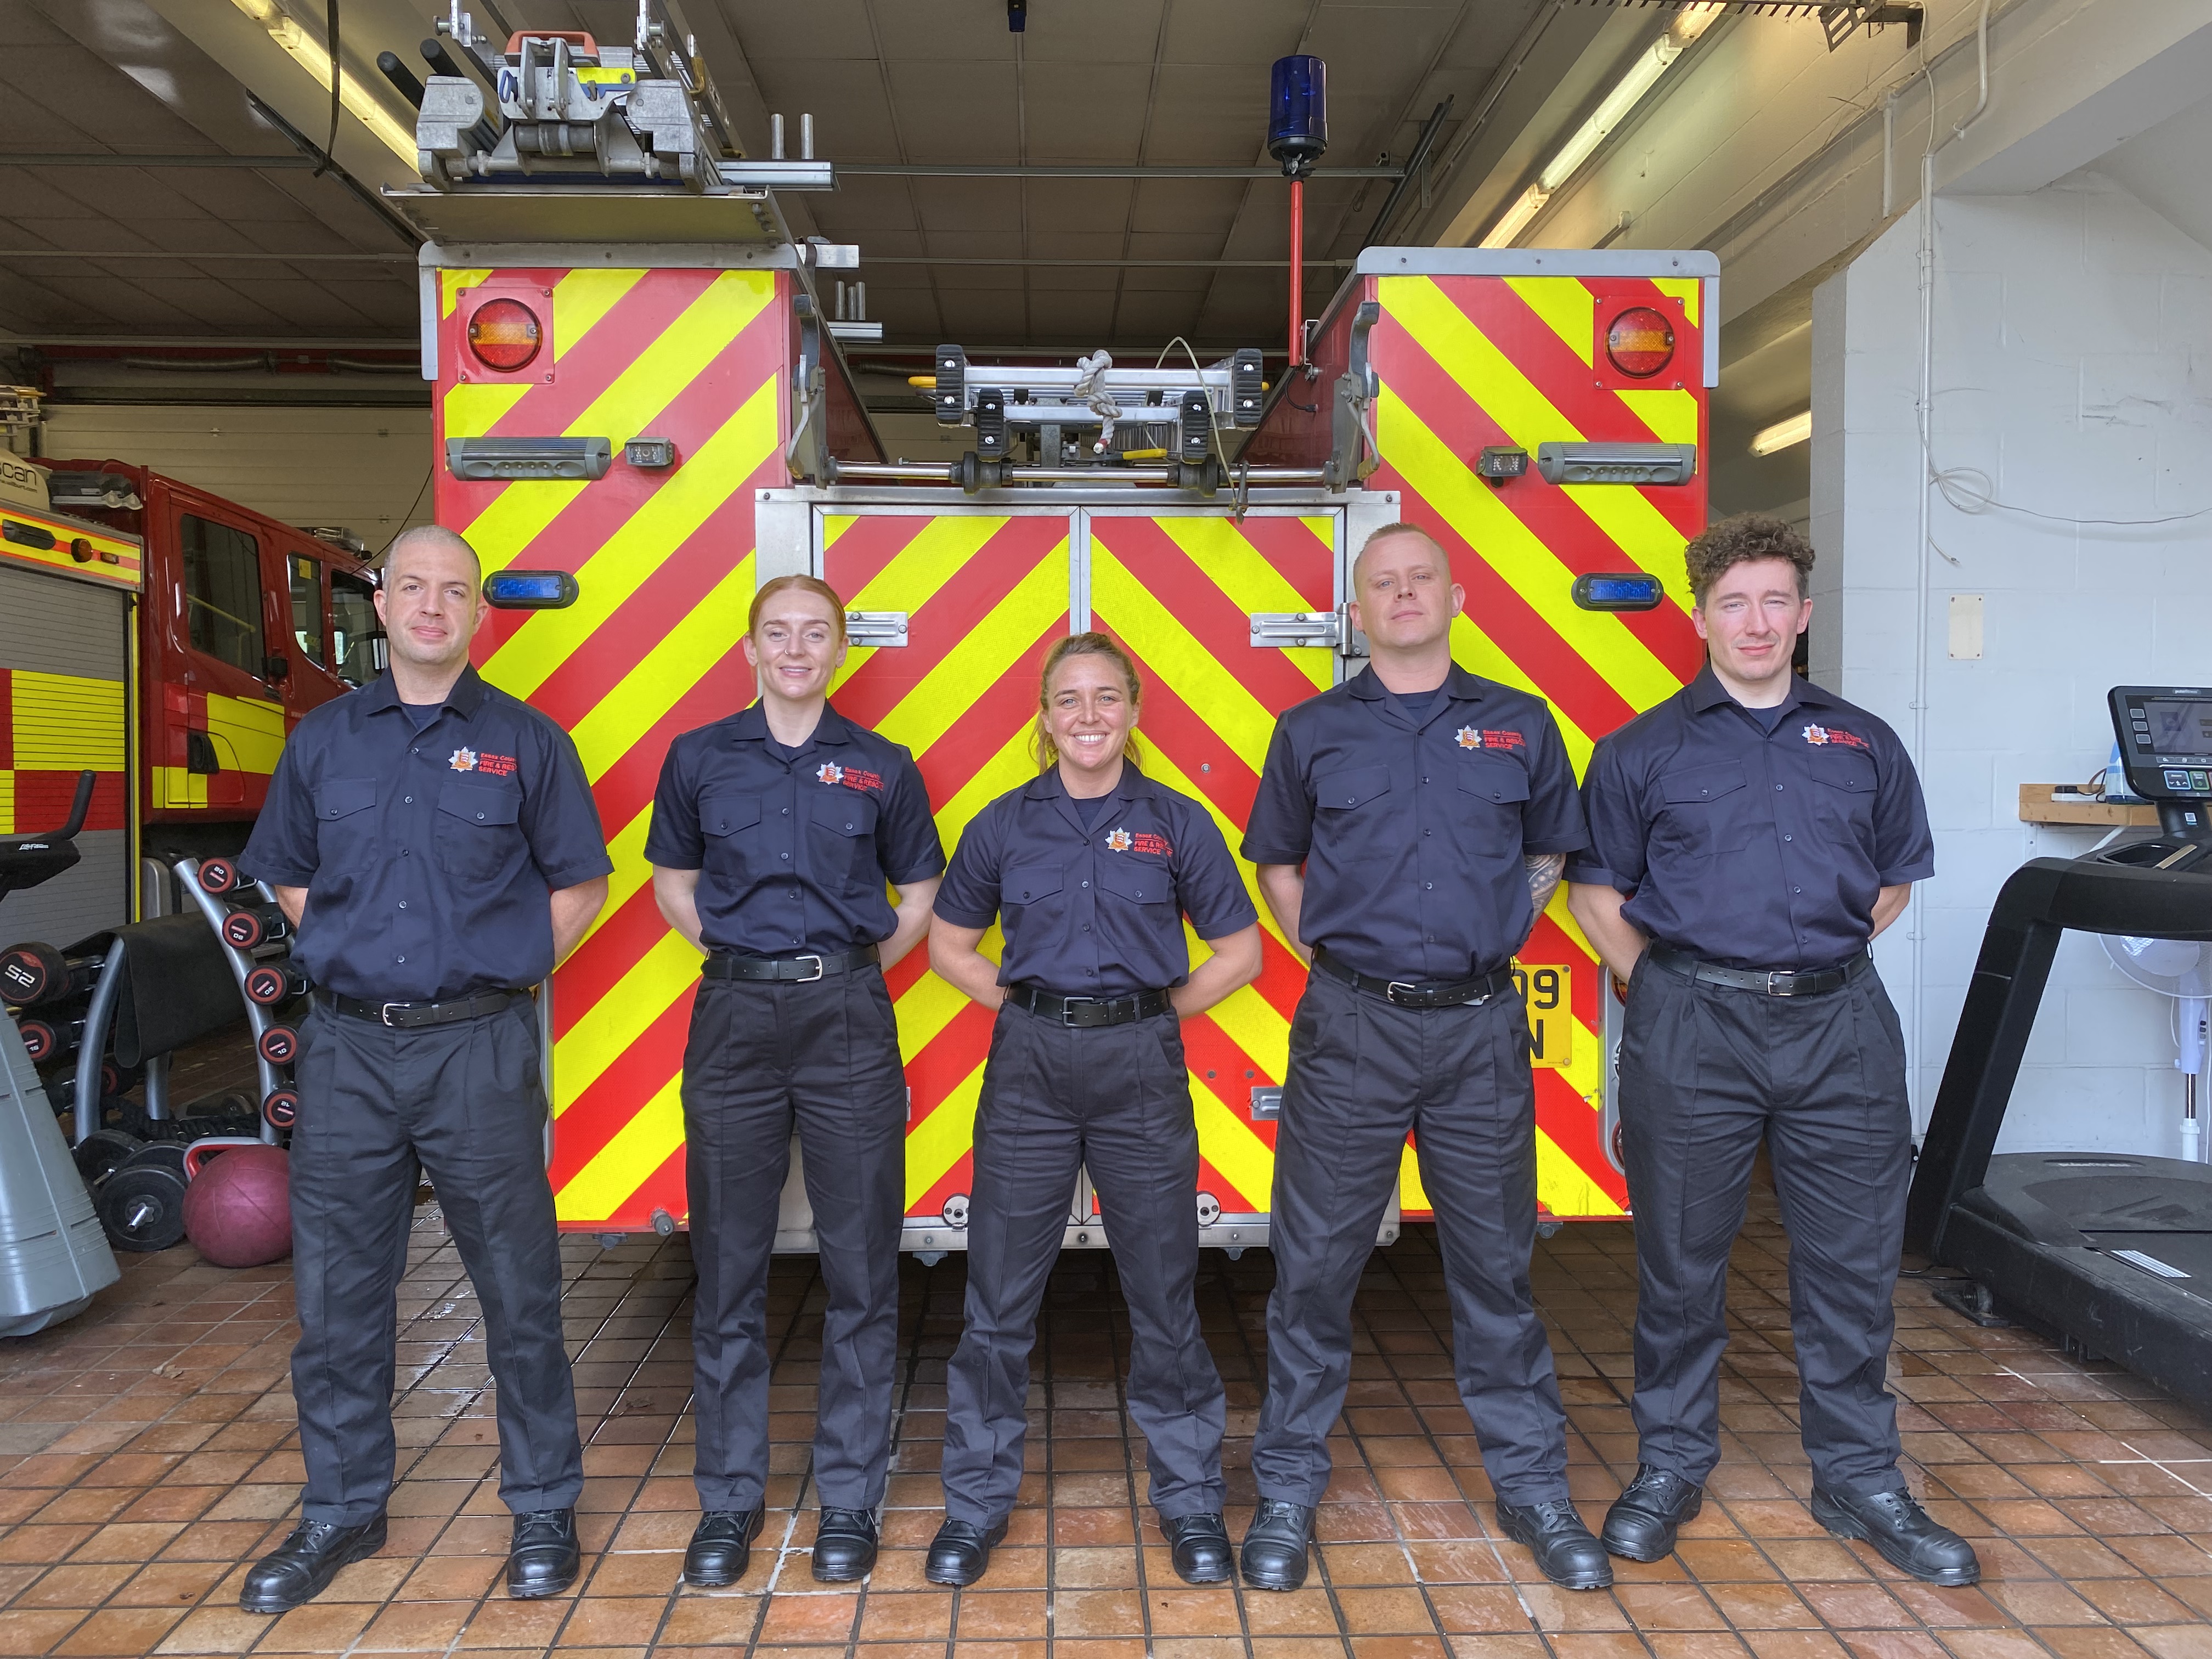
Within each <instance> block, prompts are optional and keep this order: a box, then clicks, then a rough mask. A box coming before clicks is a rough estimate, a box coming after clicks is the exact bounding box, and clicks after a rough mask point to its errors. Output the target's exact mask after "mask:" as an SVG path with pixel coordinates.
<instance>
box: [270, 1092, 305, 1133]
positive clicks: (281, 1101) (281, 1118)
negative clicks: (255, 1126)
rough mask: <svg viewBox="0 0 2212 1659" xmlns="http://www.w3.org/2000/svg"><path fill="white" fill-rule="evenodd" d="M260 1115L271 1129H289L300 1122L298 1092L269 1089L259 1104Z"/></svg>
mask: <svg viewBox="0 0 2212 1659" xmlns="http://www.w3.org/2000/svg"><path fill="white" fill-rule="evenodd" d="M261 1115H262V1117H263V1119H264V1121H266V1122H267V1123H268V1125H269V1127H270V1128H272V1129H289V1128H290V1127H292V1126H293V1125H294V1124H295V1123H297V1122H298V1121H300V1091H298V1090H297V1089H271V1090H270V1091H269V1097H268V1099H266V1100H264V1101H263V1102H262V1103H261Z"/></svg>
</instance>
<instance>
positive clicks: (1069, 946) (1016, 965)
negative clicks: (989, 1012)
mask: <svg viewBox="0 0 2212 1659" xmlns="http://www.w3.org/2000/svg"><path fill="white" fill-rule="evenodd" d="M1106 801H1107V805H1106V808H1105V810H1104V811H1103V812H1101V813H1100V814H1099V815H1098V817H1097V822H1096V823H1094V824H1093V825H1091V827H1090V828H1088V829H1085V827H1084V823H1083V818H1082V816H1081V814H1080V813H1079V811H1078V810H1077V807H1076V805H1075V803H1074V802H1073V801H1072V800H1070V799H1068V796H1067V790H1066V787H1064V786H1063V785H1062V784H1061V782H1060V769H1058V768H1057V767H1055V768H1054V769H1052V770H1051V771H1049V772H1047V773H1045V774H1044V775H1042V776H1041V777H1039V778H1038V779H1037V780H1036V781H1035V782H1034V783H1027V784H1024V785H1023V786H1022V787H1020V788H1019V789H1011V790H1008V791H1007V792H1006V793H1005V794H1003V795H1001V796H1000V797H999V798H998V799H996V800H994V801H993V802H992V803H991V804H990V805H988V806H986V807H985V808H984V809H983V810H982V811H980V812H978V813H977V814H976V815H975V817H974V818H973V819H972V820H971V821H970V822H969V825H968V829H967V831H966V833H965V834H963V836H961V837H960V845H959V848H957V850H956V851H955V852H954V853H953V854H952V867H951V869H950V870H948V871H946V872H945V885H944V886H942V887H940V888H939V889H938V890H937V914H938V915H940V916H943V917H944V918H945V921H949V922H951V923H952V924H953V925H954V926H956V927H989V926H990V925H991V921H992V918H994V916H995V917H998V918H1000V922H1001V927H1002V930H1003V932H1004V933H1005V935H1006V950H1005V951H1004V952H1003V953H1002V954H1001V956H1000V959H999V983H1000V984H1001V985H1014V984H1022V983H1028V984H1035V985H1042V987H1044V988H1045V989H1046V990H1048V991H1054V992H1057V993H1058V994H1060V995H1062V996H1100V997H1118V996H1127V995H1128V994H1130V993H1131V992H1133V991H1150V990H1161V989H1164V988H1165V987H1169V986H1171V985H1180V984H1182V982H1183V981H1185V980H1187V979H1188V978H1189V977H1190V951H1189V949H1188V946H1187V945H1185V944H1184V942H1183V933H1182V919H1183V917H1185V916H1186V915H1188V917H1189V918H1190V925H1191V927H1192V928H1193V929H1194V930H1195V931H1196V933H1197V934H1198V936H1199V937H1200V939H1226V938H1227V937H1228V936H1229V935H1230V934H1231V933H1238V932H1241V931H1242V930H1243V929H1244V928H1247V927H1250V926H1251V925H1252V924H1253V923H1254V922H1255V921H1259V919H1260V916H1259V913H1258V912H1257V911H1255V909H1254V908H1252V896H1251V895H1250V894H1249V893H1247V892H1246V891H1245V890H1244V878H1243V876H1242V875H1241V874H1240V873H1239V872H1238V871H1237V860H1235V859H1233V858H1231V857H1230V856H1229V843H1228V842H1225V841H1224V840H1222V838H1221V831H1220V829H1218V828H1217V827H1216V826H1215V824H1214V822H1213V819H1212V817H1211V816H1210V815H1209V814H1208V813H1207V811H1206V808H1205V807H1203V806H1201V805H1199V804H1198V803H1197V802H1196V801H1194V800H1193V799H1191V798H1190V797H1189V796H1188V795H1185V794H1181V793H1177V792H1176V791H1175V790H1173V789H1170V788H1169V787H1166V786H1165V785H1164V784H1158V783H1155V782H1153V781H1152V780H1151V779H1150V778H1148V777H1146V776H1145V775H1143V774H1142V773H1140V772H1139V771H1138V770H1137V769H1136V768H1135V767H1134V766H1133V765H1130V764H1128V763H1127V762H1124V763H1123V764H1122V767H1121V782H1120V783H1118V784H1116V785H1115V787H1114V789H1113V792H1112V793H1110V794H1109V795H1108V796H1107V797H1106Z"/></svg>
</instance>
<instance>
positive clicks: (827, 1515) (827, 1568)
mask: <svg viewBox="0 0 2212 1659" xmlns="http://www.w3.org/2000/svg"><path fill="white" fill-rule="evenodd" d="M874 1565H876V1517H875V1514H874V1511H872V1510H823V1511H822V1524H821V1525H819V1526H818V1527H817V1528H815V1529H814V1577H816V1578H817V1580H819V1581H820V1582H821V1583H824V1584H851V1583H858V1582H859V1581H860V1580H861V1579H863V1578H866V1577H867V1576H868V1569H869V1568H871V1567H872V1566H874Z"/></svg>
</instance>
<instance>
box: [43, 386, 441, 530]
mask: <svg viewBox="0 0 2212 1659" xmlns="http://www.w3.org/2000/svg"><path fill="white" fill-rule="evenodd" d="M40 447H41V450H42V453H46V454H47V455H52V456H56V457H58V458H64V459H94V460H98V459H115V460H119V461H129V462H131V463H132V464H133V465H138V466H150V467H152V468H153V469H154V470H155V471H156V472H165V473H167V474H168V475H169V477H173V478H180V479H182V480H183V481H184V482H185V483H189V484H192V485H194V486H196V487H197V488H198V489H205V490H210V491H212V492H213V493H214V494H216V495H222V496H224V497H226V498H228V500H231V501H238V502H240V503H241V504H243V505H244V506H246V507H252V508H253V509H254V510H255V511H256V512H258V513H267V514H268V515H269V516H270V518H272V519H276V520H280V521H281V522H283V523H285V524H289V525H301V526H307V525H343V526H345V527H346V528H347V529H349V530H350V531H352V532H354V533H355V534H356V535H357V536H359V537H360V538H362V540H363V541H365V542H367V543H368V545H369V550H371V551H372V552H374V551H377V550H380V549H382V547H383V546H384V544H386V542H388V541H390V540H391V539H392V538H393V537H394V536H396V535H398V533H399V532H401V531H403V530H404V529H406V528H407V526H410V525H415V524H427V523H428V522H429V519H430V492H429V490H428V489H427V488H426V487H425V486H426V485H427V483H428V478H429V474H430V464H431V461H432V459H433V457H432V454H431V443H430V411H429V410H428V408H422V409H343V408H339V409H331V408H320V409H318V408H262V407H246V408H222V407H213V406H200V405H191V404H182V405H179V404H170V405H164V406H161V407H153V408H148V407H142V406H138V405H133V404H60V405H55V406H50V407H49V408H48V409H47V410H46V431H45V433H44V435H43V436H42V438H41V443H40Z"/></svg>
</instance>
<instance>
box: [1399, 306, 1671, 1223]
mask: <svg viewBox="0 0 2212 1659" xmlns="http://www.w3.org/2000/svg"><path fill="white" fill-rule="evenodd" d="M1374 288H1375V297H1376V299H1378V300H1379V301H1381V302H1382V309H1383V318H1382V320H1381V322H1380V323H1378V324H1377V325H1376V327H1375V329H1374V331H1373V332H1372V333H1371V334H1370V337H1369V349H1370V353H1371V354H1372V359H1373V362H1374V364H1375V368H1376V374H1377V375H1378V377H1379V378H1380V380H1381V381H1382V395H1381V397H1380V398H1379V399H1378V401H1377V404H1376V441H1377V443H1378V445H1379V447H1380V448H1381V450H1382V453H1383V465H1382V466H1381V468H1380V469H1379V470H1378V471H1376V473H1375V475H1374V476H1373V477H1370V478H1369V479H1368V480H1367V484H1368V487H1369V488H1370V489H1398V490H1401V492H1403V505H1402V507H1401V517H1403V518H1405V519H1407V520H1411V521H1412V522H1413V523H1416V524H1419V525H1422V526H1425V527H1426V528H1429V529H1431V530H1432V531H1433V532H1435V533H1436V534H1437V536H1438V538H1440V539H1441V540H1442V541H1443V544H1444V546H1445V548H1446V549H1447V550H1448V551H1449V553H1450V555H1451V558H1452V574H1453V575H1454V576H1455V578H1456V579H1457V580H1459V581H1460V582H1461V583H1462V585H1463V586H1465V587H1466V589H1467V610H1466V614H1465V615H1464V616H1462V617H1461V618H1460V619H1459V621H1458V622H1456V623H1455V624H1454V625H1453V630H1452V643H1453V653H1454V655H1455V657H1457V659H1459V660H1460V661H1461V662H1462V663H1463V664H1464V665H1466V666H1468V668H1470V669H1473V670H1474V671H1475V672H1477V673H1479V674H1484V675H1486V676H1488V677H1489V678H1492V679H1496V680H1500V681H1503V682H1504V684H1509V685H1515V686H1519V687H1520V688H1522V690H1528V691H1533V692H1534V693H1535V694H1536V695H1538V696H1541V697H1543V698H1545V699H1546V701H1547V702H1549V703H1550V704H1551V706H1552V708H1553V713H1554V714H1556V715H1557V716H1558V719H1559V729H1560V732H1562V734H1563V735H1564V736H1565V739H1566V744H1567V750H1568V752H1569V753H1570V755H1571V756H1572V757H1573V759H1574V763H1575V767H1576V769H1577V772H1579V771H1581V770H1582V769H1583V768H1584V767H1586V766H1587V764H1588V763H1589V754H1590V749H1591V747H1592V745H1593V744H1595V742H1596V740H1597V739H1598V738H1601V737H1603V736H1604V735H1605V734H1606V733H1607V732H1611V731H1613V729H1614V728H1615V727H1617V726H1620V725H1622V724H1623V723H1624V722H1626V720H1629V719H1631V718H1632V717H1633V716H1634V715H1635V714H1638V713H1640V712H1642V711H1643V710H1644V709H1646V708H1650V707H1651V706H1652V705H1653V704H1655V703H1657V702H1662V701H1663V700H1664V699H1666V698H1667V697H1669V696H1673V695H1674V692H1675V691H1677V690H1680V687H1681V686H1682V685H1683V684H1684V683H1686V681H1687V680H1688V679H1689V678H1691V677H1692V675H1693V674H1695V673H1696V671H1697V669H1698V665H1699V663H1700V662H1702V661H1703V659H1704V650H1703V647H1702V645H1701V644H1700V642H1699V640H1698V637H1697V635H1696V633H1695V632H1694V630H1693V629H1692V627H1691V625H1690V620H1689V605H1690V595H1689V591H1688V587H1687V585H1686V580H1685V578H1684V575H1683V568H1682V545H1683V544H1684V542H1686V540H1687V539H1688V538H1690V537H1691V536H1692V535H1694V534H1696V533H1697V532H1699V530H1701V529H1703V528H1704V527H1705V471H1704V467H1703V466H1702V465H1700V468H1699V473H1698V476H1697V477H1696V478H1695V480H1694V481H1692V483H1689V484H1686V485H1680V486H1674V487H1642V486H1633V487H1632V486H1626V485H1618V484H1568V485H1556V486H1555V485H1552V484H1547V483H1545V482H1544V481H1543V480H1542V479H1541V477H1538V476H1537V475H1536V472H1535V470H1534V468H1533V467H1532V468H1530V470H1529V471H1528V474H1527V476H1525V477H1521V478H1517V479H1515V480H1513V481H1511V482H1510V483H1507V484H1505V485H1504V487H1502V488H1492V486H1491V485H1489V484H1487V483H1485V482H1483V480H1482V479H1481V478H1480V477H1477V476H1476V474H1475V471H1474V461H1475V459H1476V458H1477V457H1478V456H1479V455H1480V453H1481V452H1482V449H1483V447H1484V446H1486V445H1491V444H1505V445H1511V446H1514V447H1519V448H1522V449H1525V450H1527V451H1528V453H1530V454H1531V455H1533V454H1534V453H1535V451H1536V447H1537V446H1538V445H1539V444H1541V443H1544V442H1547V441H1565V442H1573V441H1624V442H1638V443H1650V442H1665V443H1695V444H1697V445H1698V447H1699V453H1700V455H1701V456H1702V455H1704V454H1705V452H1706V447H1707V446H1706V431H1705V392H1704V390H1703V388H1702V386H1700V385H1699V374H1698V373H1697V366H1698V365H1699V362H1701V360H1702V356H1703V349H1702V346H1701V344H1700V331H1701V329H1702V327H1703V325H1704V319H1701V318H1700V316H1699V301H1700V289H1699V283H1697V282H1696V281H1695V280H1694V279H1679V280H1678V279H1673V278H1661V279H1654V280H1648V281H1646V280H1639V279H1633V278H1618V277H1607V278H1596V277H1593V278H1589V279H1588V280H1583V279H1580V278H1576V277H1571V276H1527V277H1522V276H1511V277H1496V276H1437V277H1431V276H1385V277H1380V278H1377V279H1375V283H1374ZM1630 304H1638V305H1648V306H1652V307H1657V308H1659V309H1661V310H1662V311H1664V312H1665V313H1667V314H1668V316H1670V317H1673V318H1675V319H1678V321H1677V327H1676V335H1677V343H1676V347H1675V361H1676V362H1677V363H1678V364H1680V365H1681V366H1682V367H1683V368H1685V369H1686V370H1687V371H1688V372H1687V373H1686V374H1684V375H1682V376H1681V377H1680V378H1681V381H1682V383H1681V384H1679V385H1678V384H1676V383H1675V380H1674V377H1673V376H1671V375H1668V376H1662V377H1659V378H1660V380H1661V382H1662V383H1661V384H1658V385H1655V386H1650V387H1645V388H1639V389H1637V390H1632V391H1609V390H1606V389H1604V387H1603V386H1601V385H1600V383H1599V382H1600V380H1601V375H1600V374H1599V373H1598V369H1597V365H1596V363H1595V353H1596V350H1597V338H1598V334H1599V331H1600V328H1601V324H1602V323H1603V322H1607V321H1609V320H1610V319H1611V317H1612V316H1613V314H1614V313H1616V312H1617V311H1618V310H1620V308H1621V307H1624V306H1626V305H1630ZM1608 570H1609V571H1626V570H1644V571H1649V572H1650V573H1651V574H1654V575H1656V576H1658V577H1660V578H1661V579H1662V581H1663V582H1664V583H1665V585H1666V588H1667V592H1668V600H1667V602H1666V603H1665V604H1663V605H1662V606H1661V607H1660V608H1659V609H1658V610H1656V611H1645V612H1641V613H1618V612H1614V613H1606V612H1596V611H1583V610H1579V609H1577V607H1576V605H1574V604H1573V602H1572V600H1571V598H1570V592H1571V588H1572V586H1573V583H1574V579H1575V577H1576V576H1577V575H1578V574H1583V573H1585V572H1589V571H1608ZM1522 958H1523V960H1525V961H1526V962H1528V963H1546V962H1558V963H1568V964H1569V965H1570V966H1571V967H1572V969H1573V970H1574V972H1573V989H1572V1001H1573V1008H1574V1014H1575V1018H1576V1023H1577V1030H1575V1032H1574V1033H1573V1060H1572V1062H1571V1064H1570V1065H1568V1066H1565V1067H1562V1068H1558V1069H1539V1070H1538V1071H1537V1073H1536V1124H1537V1153H1538V1174H1537V1195H1538V1200H1539V1202H1540V1203H1541V1204H1542V1205H1543V1206H1544V1207H1545V1208H1546V1209H1547V1210H1548V1211H1549V1212H1551V1213H1552V1214H1553V1215H1556V1216H1568V1217H1579V1216H1617V1215H1620V1214H1621V1213H1622V1212H1623V1211H1624V1209H1625V1207H1626V1203H1627V1188H1626V1182H1624V1180H1623V1179H1622V1177H1621V1175H1620V1171H1619V1170H1616V1169H1615V1168H1614V1167H1613V1161H1612V1159H1611V1158H1610V1157H1609V1156H1608V1155H1607V1150H1606V1148H1605V1147H1604V1146H1601V1144H1600V1136H1599V1123H1600V1111H1599V1108H1600V1105H1601V1100H1602V1094H1601V1088H1602V1085H1603V1078H1602V1068H1603V1066H1604V1063H1605V1062H1604V1045H1603V1044H1602V1042H1601V1041H1600V1040H1599V1037H1598V1032H1599V1030H1600V1022H1599V1018H1598V1005H1597V999H1598V998H1599V997H1600V996H1601V995H1603V994H1606V993H1605V991H1604V989H1603V975H1602V974H1601V971H1600V970H1599V969H1598V966H1597V962H1596V957H1595V952H1594V951H1591V950H1590V948H1589V943H1588V941H1586V940H1585V939H1583V937H1582V934H1581V933H1580V930H1578V929H1577V927H1575V924H1574V921H1573V920H1572V919H1571V917H1570V916H1569V915H1568V914H1567V908H1566V902H1565V897H1564V896H1561V897H1559V898H1557V899H1555V900H1553V903H1552V906H1551V908H1550V909H1549V911H1548V912H1547V914H1546V915H1544V916H1543V917H1542V918H1541V919H1540V920H1539V921H1538V923H1537V927H1536V933H1535V936H1534V939H1531V940H1530V941H1529V944H1528V947H1527V949H1526V950H1525V951H1523V952H1522ZM1400 1190H1401V1200H1402V1202H1403V1205H1404V1207H1405V1209H1406V1211H1407V1213H1408V1214H1418V1213H1420V1212H1425V1211H1426V1210H1427V1209H1428V1207H1429V1206H1428V1200H1427V1195H1426V1194H1425V1193H1424V1192H1423V1190H1422V1188H1421V1184H1420V1176H1419V1169H1418V1167H1417V1166H1416V1164H1415V1162H1414V1159H1413V1156H1412V1154H1411V1152H1408V1154H1407V1159H1406V1165H1405V1173H1404V1177H1403V1179H1402V1181H1401V1188H1400Z"/></svg>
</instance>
